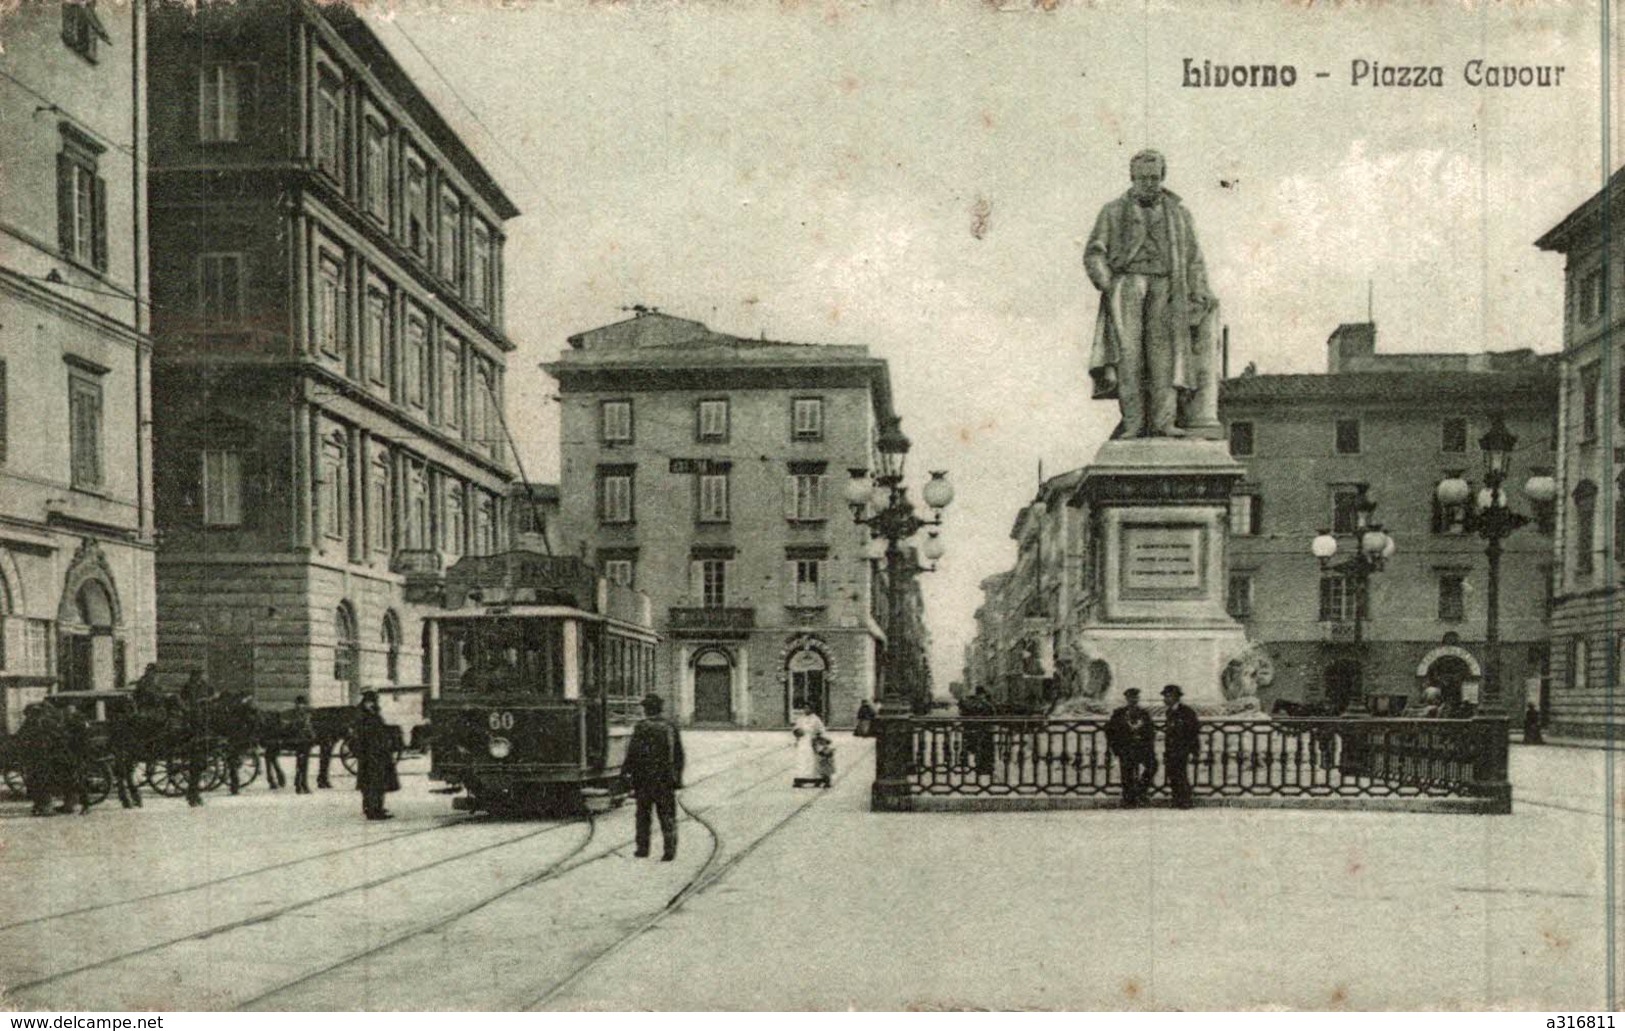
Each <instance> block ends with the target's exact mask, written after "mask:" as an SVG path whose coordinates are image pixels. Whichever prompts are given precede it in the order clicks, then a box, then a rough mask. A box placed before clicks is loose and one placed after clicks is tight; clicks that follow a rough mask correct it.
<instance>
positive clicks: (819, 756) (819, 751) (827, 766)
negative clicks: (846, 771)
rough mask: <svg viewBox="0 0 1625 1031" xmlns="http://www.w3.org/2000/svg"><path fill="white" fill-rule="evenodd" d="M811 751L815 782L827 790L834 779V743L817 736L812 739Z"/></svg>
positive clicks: (822, 736)
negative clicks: (814, 766) (814, 767)
mask: <svg viewBox="0 0 1625 1031" xmlns="http://www.w3.org/2000/svg"><path fill="white" fill-rule="evenodd" d="M812 750H813V757H814V762H815V764H816V769H815V772H816V773H817V778H816V779H817V782H818V783H820V784H822V785H823V786H824V787H826V788H827V787H829V785H830V781H832V780H833V779H834V778H835V742H833V741H831V740H830V739H829V738H827V737H825V736H824V735H822V734H819V735H818V736H816V737H814V738H813V742H812Z"/></svg>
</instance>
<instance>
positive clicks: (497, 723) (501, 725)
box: [485, 712, 513, 730]
mask: <svg viewBox="0 0 1625 1031" xmlns="http://www.w3.org/2000/svg"><path fill="white" fill-rule="evenodd" d="M485 722H486V724H487V725H489V726H490V728H491V729H492V730H512V729H513V713H511V712H493V713H491V714H490V715H489V716H487V717H486V718H485Z"/></svg>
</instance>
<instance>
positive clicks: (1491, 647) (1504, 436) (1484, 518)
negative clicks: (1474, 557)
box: [1436, 412, 1557, 713]
mask: <svg viewBox="0 0 1625 1031" xmlns="http://www.w3.org/2000/svg"><path fill="white" fill-rule="evenodd" d="M1517 444H1518V437H1517V435H1516V434H1514V433H1513V432H1512V431H1511V430H1509V429H1507V425H1506V420H1505V419H1503V418H1502V417H1501V414H1500V413H1499V412H1497V413H1496V414H1495V415H1494V416H1493V417H1492V418H1491V421H1490V428H1489V432H1487V433H1485V434H1484V435H1483V436H1482V437H1479V438H1478V448H1479V450H1480V451H1482V452H1483V453H1484V486H1483V488H1482V489H1480V490H1479V492H1478V493H1477V494H1476V495H1474V494H1473V490H1472V487H1471V486H1469V485H1468V483H1467V481H1466V480H1463V479H1462V478H1461V477H1459V476H1453V477H1451V478H1450V479H1447V480H1443V481H1441V482H1440V483H1439V486H1438V488H1437V490H1436V496H1437V497H1438V499H1439V504H1440V505H1441V506H1443V507H1444V508H1446V509H1451V510H1463V514H1464V516H1465V524H1466V526H1467V529H1468V530H1469V531H1471V532H1474V533H1477V534H1478V535H1479V536H1480V537H1482V538H1484V540H1485V541H1487V542H1488V544H1487V545H1486V546H1485V549H1484V554H1485V555H1486V556H1487V557H1488V558H1489V563H1490V579H1489V590H1488V591H1487V592H1486V593H1485V599H1484V600H1485V606H1484V607H1485V613H1484V693H1483V697H1482V698H1481V699H1480V700H1479V708H1480V709H1481V710H1483V711H1484V712H1486V713H1492V712H1493V713H1499V712H1500V710H1501V648H1500V644H1501V625H1500V624H1501V542H1502V541H1503V540H1505V539H1506V538H1507V537H1509V536H1511V535H1512V533H1513V531H1515V530H1517V529H1518V527H1520V526H1523V525H1524V524H1526V523H1528V522H1529V517H1528V516H1526V515H1520V514H1519V513H1517V512H1514V511H1512V509H1511V508H1509V507H1508V506H1507V493H1506V491H1505V490H1504V489H1503V488H1504V487H1505V484H1506V479H1507V472H1508V470H1509V469H1510V467H1511V464H1512V450H1513V448H1515V447H1516V446H1517ZM1523 491H1524V494H1525V495H1527V496H1528V498H1529V499H1530V500H1531V501H1534V502H1536V503H1538V504H1546V503H1549V502H1550V501H1551V500H1552V499H1553V498H1554V497H1556V496H1557V484H1556V482H1555V481H1554V480H1553V479H1552V478H1551V477H1550V476H1531V477H1530V478H1529V480H1528V482H1527V483H1525V484H1524V487H1523Z"/></svg>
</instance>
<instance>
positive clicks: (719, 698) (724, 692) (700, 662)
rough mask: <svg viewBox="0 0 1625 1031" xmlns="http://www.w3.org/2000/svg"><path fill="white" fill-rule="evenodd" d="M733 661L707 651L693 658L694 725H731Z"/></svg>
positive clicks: (718, 652)
mask: <svg viewBox="0 0 1625 1031" xmlns="http://www.w3.org/2000/svg"><path fill="white" fill-rule="evenodd" d="M733 679H734V677H733V660H732V659H730V658H729V656H728V653H727V652H724V651H721V650H720V649H716V648H710V649H707V650H705V651H703V652H701V653H700V654H699V655H697V656H695V657H694V722H695V723H732V722H733V718H734V713H733Z"/></svg>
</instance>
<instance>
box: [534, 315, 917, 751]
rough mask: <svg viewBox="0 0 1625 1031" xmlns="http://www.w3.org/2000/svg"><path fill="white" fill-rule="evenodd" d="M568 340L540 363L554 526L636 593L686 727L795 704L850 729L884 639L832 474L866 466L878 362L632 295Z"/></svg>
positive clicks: (873, 433) (754, 721)
mask: <svg viewBox="0 0 1625 1031" xmlns="http://www.w3.org/2000/svg"><path fill="white" fill-rule="evenodd" d="M569 344H570V347H569V350H567V351H565V352H564V353H563V354H562V355H561V356H560V357H559V359H558V360H557V361H554V362H551V363H548V364H547V365H546V366H544V368H546V369H547V371H548V372H549V373H551V374H552V375H553V376H554V377H555V378H557V380H558V382H559V394H560V399H561V406H562V430H561V449H562V456H563V464H562V482H561V484H560V494H561V511H560V516H559V534H558V537H559V540H560V541H561V542H562V548H563V550H564V551H565V552H566V553H570V554H575V553H578V552H579V553H584V554H585V555H586V556H587V557H589V558H590V559H592V560H593V561H594V562H596V563H597V564H598V565H599V566H600V567H601V568H602V569H603V570H604V572H605V573H606V574H607V575H609V576H610V577H612V578H614V579H617V580H619V581H621V582H623V583H628V584H631V585H632V586H635V587H637V588H638V589H639V590H642V591H643V592H645V593H646V594H648V595H649V597H650V598H651V599H652V600H653V602H654V605H655V612H656V622H657V623H658V624H659V626H660V629H661V632H662V633H663V634H664V636H665V638H666V640H665V642H664V643H663V645H662V651H661V656H660V663H659V669H658V675H657V690H659V691H660V692H661V693H662V694H664V695H666V696H667V697H668V698H669V699H672V700H673V701H674V703H675V704H674V708H675V710H676V712H677V714H678V715H679V716H680V717H681V718H682V719H683V720H684V721H690V722H695V723H709V724H735V725H740V726H752V727H778V726H784V725H785V724H786V722H787V720H788V718H789V714H790V709H791V707H792V706H794V705H796V704H797V703H799V702H801V701H803V700H810V701H811V702H812V703H813V704H815V705H817V706H818V707H819V709H820V710H821V711H822V712H823V714H824V716H825V718H826V720H828V721H829V722H831V723H834V724H836V725H850V723H851V721H852V719H853V717H854V714H855V712H856V709H857V705H858V702H859V701H860V700H862V699H866V698H873V697H874V691H875V678H876V668H877V645H878V643H879V641H880V639H881V637H882V634H881V631H880V629H879V627H878V626H877V621H876V619H875V618H874V616H873V614H872V608H871V606H872V605H873V604H874V603H875V595H874V591H875V585H874V570H873V568H872V564H873V561H874V560H873V559H871V557H870V553H869V547H868V545H869V540H868V534H867V531H866V530H864V529H863V528H861V527H858V526H856V525H854V524H853V521H852V518H851V516H850V514H849V513H848V511H847V508H846V506H845V504H844V503H843V501H842V488H843V486H844V484H845V483H846V481H847V478H848V473H849V470H851V469H874V468H877V467H878V463H877V461H876V452H875V442H876V438H877V431H878V428H879V427H881V426H882V425H884V424H885V422H886V420H888V419H890V418H892V417H893V416H892V397H891V381H890V377H889V374H888V371H887V367H886V363H885V362H884V361H883V360H881V359H878V358H873V357H871V356H870V355H869V353H868V349H867V348H864V347H849V346H831V345H818V344H792V343H781V342H776V341H768V340H748V339H742V338H739V337H734V336H729V335H726V334H723V333H717V332H713V331H712V330H710V329H707V328H706V327H705V326H704V325H702V324H700V323H698V322H692V321H688V320H685V319H678V318H673V317H671V316H668V315H663V314H659V313H657V312H652V311H645V310H640V311H639V312H638V313H637V314H636V315H635V316H634V317H632V318H630V319H627V320H624V321H622V322H618V323H615V324H613V325H609V326H604V327H601V328H599V329H594V330H590V331H587V332H584V333H579V334H577V335H575V336H572V337H570V339H569ZM910 591H911V592H912V593H917V585H915V586H913V587H911V588H910ZM904 607H905V608H906V607H908V606H904Z"/></svg>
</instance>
